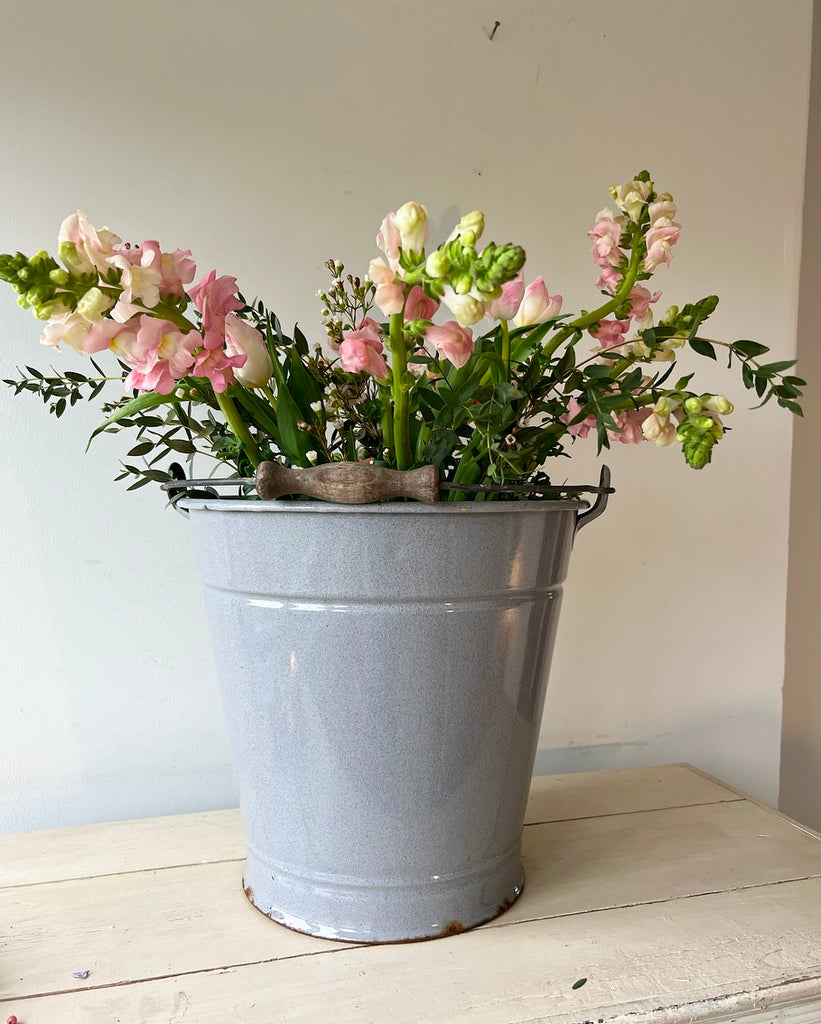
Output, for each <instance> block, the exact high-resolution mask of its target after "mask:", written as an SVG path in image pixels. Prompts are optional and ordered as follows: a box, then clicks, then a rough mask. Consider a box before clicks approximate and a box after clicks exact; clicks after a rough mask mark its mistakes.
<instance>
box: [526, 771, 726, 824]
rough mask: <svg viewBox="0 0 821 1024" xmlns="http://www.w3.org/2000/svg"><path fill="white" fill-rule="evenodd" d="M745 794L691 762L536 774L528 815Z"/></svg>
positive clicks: (549, 816) (532, 818)
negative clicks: (697, 767) (649, 766)
mask: <svg viewBox="0 0 821 1024" xmlns="http://www.w3.org/2000/svg"><path fill="white" fill-rule="evenodd" d="M742 799H744V797H743V795H741V794H739V793H737V792H736V791H735V790H731V789H729V788H728V787H726V786H724V785H722V784H721V783H720V782H718V781H717V780H716V779H711V778H709V777H707V776H706V775H704V774H703V773H701V772H697V771H695V770H694V769H693V768H692V767H691V766H690V765H688V764H666V765H660V766H658V767H654V768H623V769H621V770H619V771H601V772H580V773H578V774H574V775H537V776H536V777H535V778H534V779H533V783H532V786H531V789H530V799H529V800H528V804H527V816H526V818H525V820H526V821H527V822H528V823H535V822H540V821H560V820H564V819H568V818H589V817H593V816H595V815H599V814H628V813H631V812H633V811H649V810H654V809H657V808H662V807H684V806H687V805H689V804H706V803H718V802H720V801H725V800H742Z"/></svg>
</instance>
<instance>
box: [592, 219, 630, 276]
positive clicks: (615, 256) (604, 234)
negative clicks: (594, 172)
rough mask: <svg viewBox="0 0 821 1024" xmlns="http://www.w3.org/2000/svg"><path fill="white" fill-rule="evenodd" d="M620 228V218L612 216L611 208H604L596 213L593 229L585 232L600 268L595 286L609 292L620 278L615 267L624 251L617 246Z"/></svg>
mask: <svg viewBox="0 0 821 1024" xmlns="http://www.w3.org/2000/svg"><path fill="white" fill-rule="evenodd" d="M622 230H623V225H622V218H621V217H614V216H613V212H612V210H608V209H604V210H599V212H598V213H597V214H596V223H595V224H594V225H593V230H592V231H588V232H587V237H588V238H591V239H592V240H593V245H592V247H591V249H590V252H591V253H592V255H593V259H594V260H595V261H596V264H597V265H598V266H599V267H601V269H602V273H601V274H600V275H599V278H598V280H597V281H596V287H597V288H601V289H602V290H603V291H608V292H611V293H612V292H615V291H616V290H617V288H618V286H619V282H620V281H621V278H622V275H621V273H619V271H618V270H617V269H616V268H617V267H619V266H620V265H621V263H622V260H623V259H624V253H623V252H622V251H621V249H620V248H619V243H620V242H621V236H622Z"/></svg>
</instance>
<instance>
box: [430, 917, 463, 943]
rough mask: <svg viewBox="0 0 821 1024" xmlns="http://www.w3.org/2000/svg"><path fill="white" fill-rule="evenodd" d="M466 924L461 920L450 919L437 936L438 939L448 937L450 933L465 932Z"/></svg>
mask: <svg viewBox="0 0 821 1024" xmlns="http://www.w3.org/2000/svg"><path fill="white" fill-rule="evenodd" d="M464 930H465V926H464V925H463V924H462V922H461V921H448V923H447V924H446V925H445V927H444V928H443V929H442V930H441V932H439V934H438V935H437V936H436V938H437V939H446V938H447V937H448V935H458V934H459V932H463V931H464Z"/></svg>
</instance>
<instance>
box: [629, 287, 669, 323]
mask: <svg viewBox="0 0 821 1024" xmlns="http://www.w3.org/2000/svg"><path fill="white" fill-rule="evenodd" d="M628 298H629V299H630V318H631V319H632V320H635V322H636V323H637V324H638V325H639V326H640V327H641V326H643V325H644V324H646V323H647V322H648V321H650V322H652V313H651V312H650V304H651V303H653V302H658V300H659V299H660V298H661V292H653V294H652V295H651V294H650V291H649V289H647V288H644V287H642V285H640V284H637V285H636V286H635V287H634V288H633V289H632V291H631V292H630V294H629V295H628Z"/></svg>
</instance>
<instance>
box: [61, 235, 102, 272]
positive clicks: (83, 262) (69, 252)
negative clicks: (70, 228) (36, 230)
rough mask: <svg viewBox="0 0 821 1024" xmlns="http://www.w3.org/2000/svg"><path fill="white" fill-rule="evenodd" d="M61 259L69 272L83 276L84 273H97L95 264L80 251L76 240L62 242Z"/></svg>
mask: <svg viewBox="0 0 821 1024" xmlns="http://www.w3.org/2000/svg"><path fill="white" fill-rule="evenodd" d="M58 252H59V253H60V259H61V260H62V261H63V265H64V266H65V267H67V268H68V271H69V273H71V274H76V275H77V276H78V277H82V276H83V275H84V274H95V273H96V271H95V269H94V264H93V263H92V262H91V260H90V259H88V258H87V257H86V256H85V255H84V254H83V253H81V252H80V251H79V249H78V248H77V246H76V245H75V244H74V242H60V248H59V250H58Z"/></svg>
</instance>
